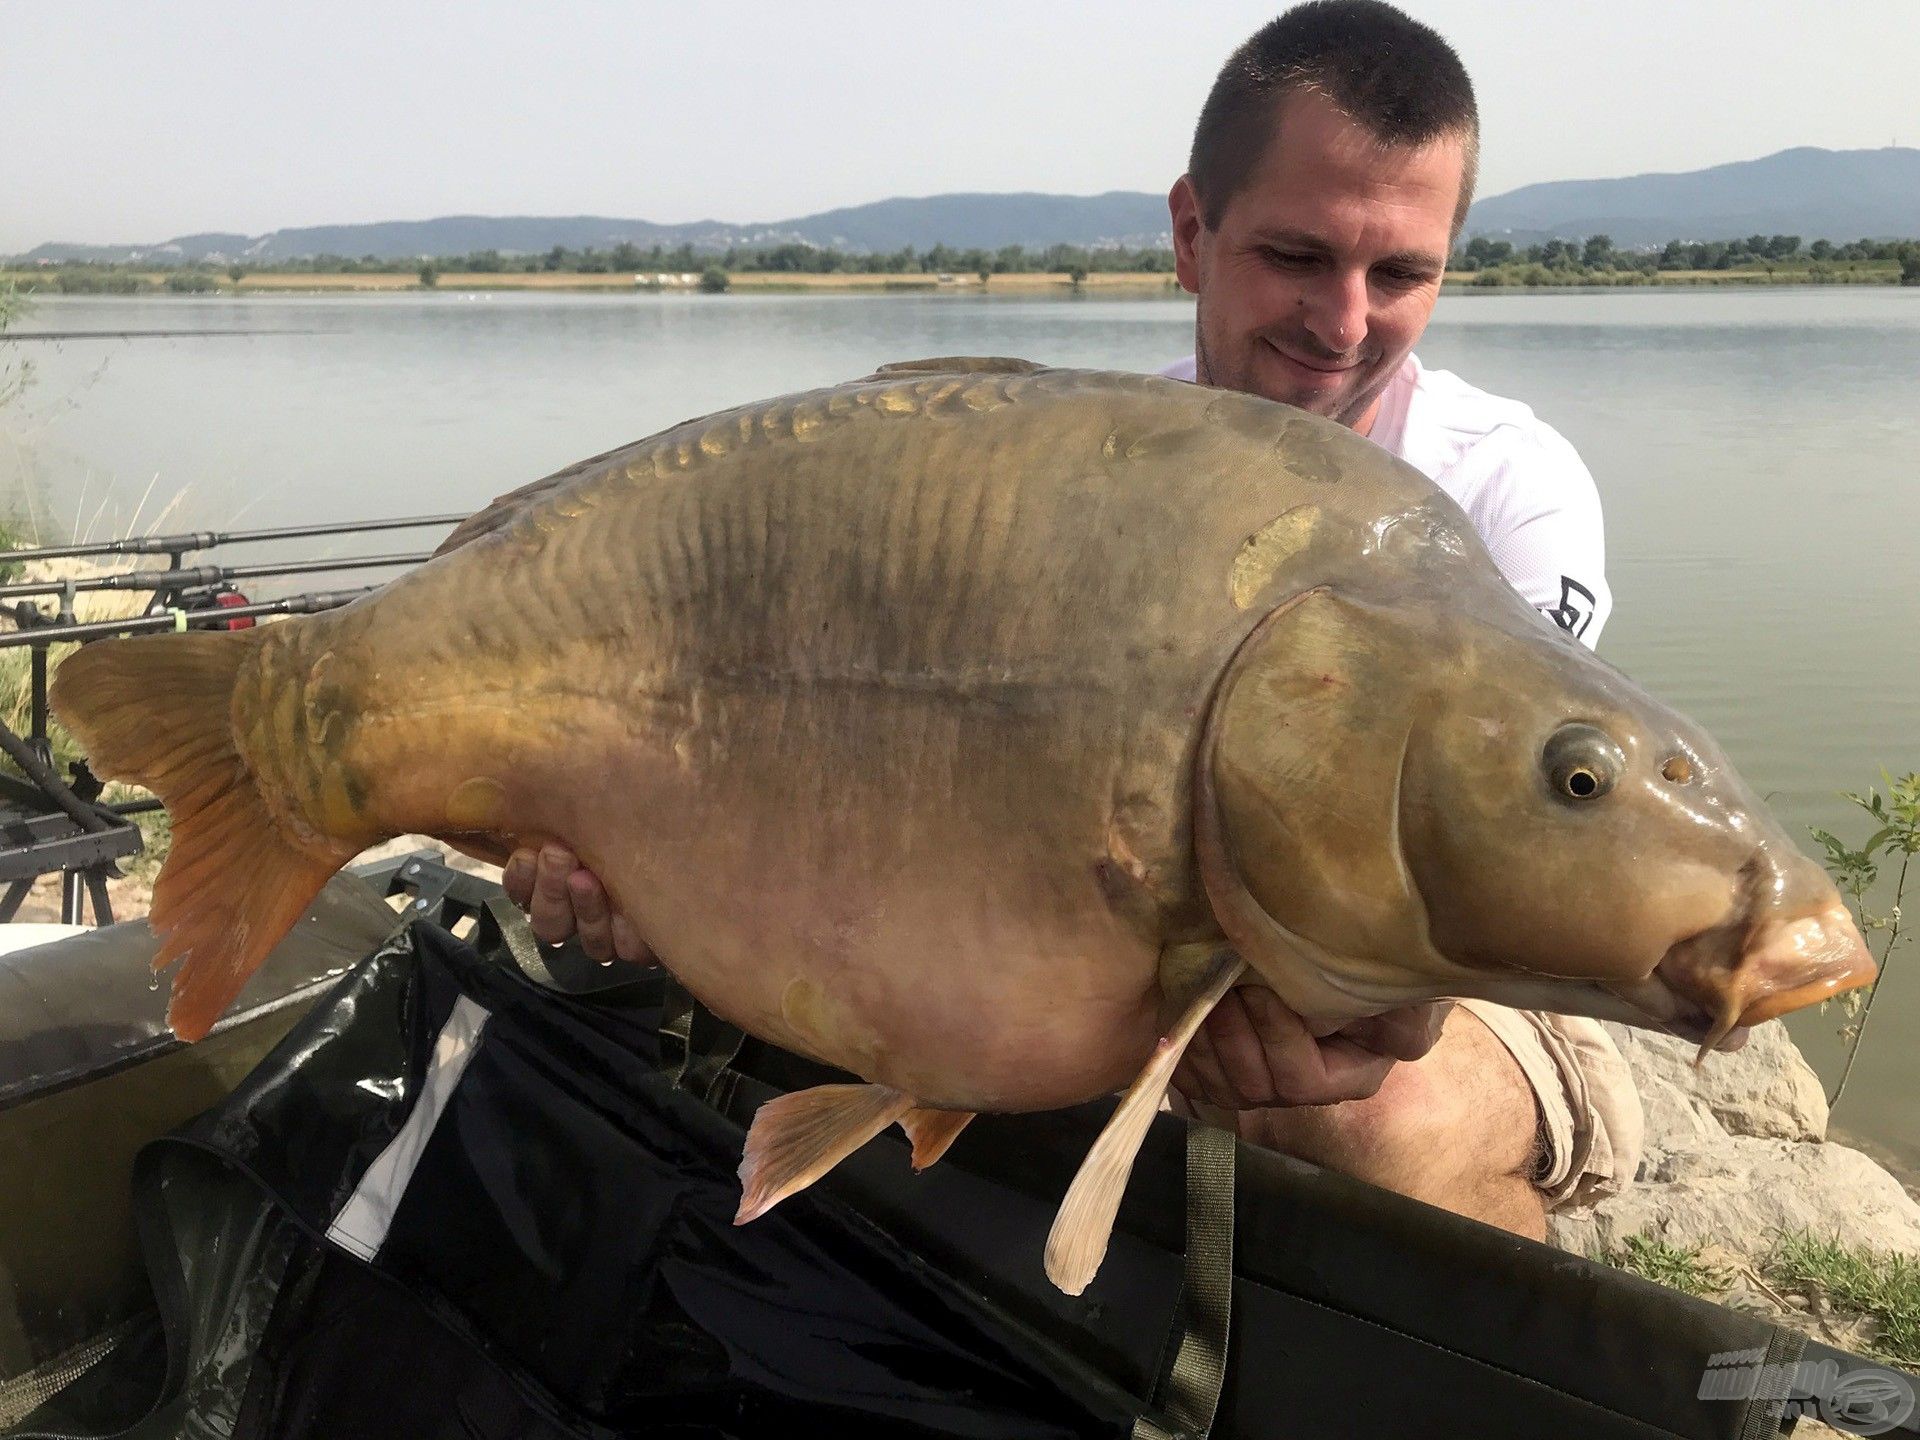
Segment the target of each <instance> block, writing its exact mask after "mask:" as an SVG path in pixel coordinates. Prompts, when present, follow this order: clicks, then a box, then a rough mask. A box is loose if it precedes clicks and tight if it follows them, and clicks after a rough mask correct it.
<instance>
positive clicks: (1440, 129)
mask: <svg viewBox="0 0 1920 1440" xmlns="http://www.w3.org/2000/svg"><path fill="white" fill-rule="evenodd" d="M1302 90H1311V91H1314V92H1315V93H1317V94H1319V95H1321V96H1323V97H1325V98H1326V99H1327V100H1329V101H1331V102H1332V103H1333V104H1334V105H1336V106H1338V107H1339V108H1340V109H1341V110H1343V111H1344V112H1346V114H1348V115H1350V116H1352V117H1353V119H1355V120H1356V121H1358V122H1359V123H1360V124H1361V125H1363V126H1365V127H1366V128H1367V129H1368V130H1370V131H1372V132H1373V134H1374V135H1375V136H1376V137H1377V138H1378V139H1379V140H1381V141H1382V142H1383V143H1385V144H1389V145H1425V144H1428V143H1429V142H1431V141H1434V140H1438V139H1441V138H1442V137H1444V136H1449V135H1458V136H1460V137H1461V138H1462V140H1464V141H1465V145H1466V168H1465V170H1464V172H1463V173H1462V175H1461V177H1460V203H1459V205H1458V206H1457V207H1456V208H1455V210H1454V216H1453V233H1454V235H1456V236H1458V235H1459V233H1460V228H1461V226H1463V225H1464V224H1465V223H1466V219H1467V206H1468V205H1469V204H1470V203H1471V202H1472V200H1473V184H1474V179H1475V175H1476V173H1477V171H1478V169H1479V160H1480V111H1479V109H1478V107H1477V106H1475V104H1474V100H1473V82H1472V81H1471V80H1469V79H1468V78H1467V69H1466V66H1464V65H1462V64H1461V63H1460V57H1459V56H1458V55H1456V54H1454V53H1453V47H1452V46H1451V45H1449V44H1447V42H1446V41H1445V40H1443V39H1441V38H1440V36H1439V35H1438V34H1437V33H1436V32H1435V31H1433V30H1431V29H1429V28H1428V27H1427V26H1425V25H1422V24H1421V23H1420V22H1419V21H1418V20H1415V19H1413V18H1412V17H1411V16H1409V15H1405V14H1403V13H1402V12H1400V11H1399V10H1396V9H1394V7H1393V6H1391V5H1387V4H1384V3H1382V0H1309V3H1307V4H1305V5H1297V6H1295V7H1294V8H1293V9H1291V10H1289V11H1287V12H1286V13H1285V14H1284V15H1281V16H1280V17H1279V18H1278V19H1276V20H1271V21H1269V22H1268V23H1267V24H1266V25H1265V26H1263V27H1262V28H1261V29H1260V30H1259V31H1258V32H1257V33H1255V35H1254V36H1253V38H1252V39H1250V40H1248V41H1247V42H1246V44H1244V45H1242V46H1241V47H1240V48H1239V49H1238V50H1236V51H1234V52H1233V54H1232V55H1231V56H1230V57H1229V58H1228V60H1227V63H1226V64H1225V65H1223V66H1222V67H1221V69H1220V74H1219V76H1218V77H1217V78H1216V79H1215V80H1214V82H1213V89H1212V90H1211V91H1209V92H1208V94H1207V103H1206V104H1205V105H1204V106H1202V107H1201V109H1200V123H1199V124H1198V125H1197V126H1195V127H1194V132H1193V153H1192V155H1191V156H1190V157H1189V159H1188V161H1187V174H1188V176H1189V177H1190V178H1191V179H1192V181H1193V188H1194V191H1195V193H1196V194H1197V195H1198V196H1199V200H1200V216H1201V219H1203V220H1204V221H1205V222H1206V224H1207V228H1208V229H1217V228H1218V227H1219V224H1220V220H1221V217H1222V216H1223V215H1225V213H1226V209H1227V203H1228V202H1229V201H1230V200H1232V199H1233V197H1234V196H1235V195H1237V194H1238V193H1239V192H1240V189H1241V187H1242V186H1243V185H1245V184H1246V182H1247V177H1248V176H1249V175H1251V174H1252V173H1253V169H1254V167H1255V166H1256V165H1258V164H1259V163H1260V158H1261V156H1262V155H1264V154H1265V153H1266V148H1267V146H1268V144H1269V143H1270V142H1271V141H1272V139H1273V136H1274V117H1275V115H1276V114H1277V113H1278V111H1279V108H1280V102H1281V101H1282V100H1284V99H1285V98H1286V97H1287V96H1289V95H1292V94H1295V93H1297V92H1299V91H1302Z"/></svg>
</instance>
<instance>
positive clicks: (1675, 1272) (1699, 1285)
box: [1605, 1235, 1726, 1299]
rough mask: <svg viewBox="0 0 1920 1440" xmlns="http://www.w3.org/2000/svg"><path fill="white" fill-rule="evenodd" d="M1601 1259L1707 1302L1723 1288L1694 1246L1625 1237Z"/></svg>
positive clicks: (1720, 1278)
mask: <svg viewBox="0 0 1920 1440" xmlns="http://www.w3.org/2000/svg"><path fill="white" fill-rule="evenodd" d="M1605 1258H1606V1262H1607V1263H1608V1264H1609V1265H1612V1266H1614V1267H1615V1268H1616V1269H1619V1270H1625V1271H1627V1272H1628V1273H1629V1274H1633V1275H1638V1276H1639V1277H1640V1278H1641V1279H1643V1280H1651V1281H1653V1282H1654V1284H1656V1285H1664V1286H1666V1287H1667V1288H1668V1289H1669V1290H1678V1291H1681V1292H1682V1293H1683V1294H1687V1295H1699V1296H1703V1297H1705V1298H1708V1299H1711V1298H1712V1297H1713V1296H1715V1295H1717V1294H1719V1293H1720V1292H1721V1291H1722V1290H1724V1289H1725V1288H1726V1276H1725V1275H1723V1274H1722V1273H1721V1272H1720V1271H1719V1270H1718V1269H1717V1268H1716V1267H1714V1266H1712V1265H1709V1264H1707V1263H1706V1261H1705V1260H1703V1259H1702V1258H1701V1255H1700V1247H1699V1246H1697V1245H1670V1244H1668V1243H1667V1242H1666V1241H1665V1240H1655V1239H1653V1238H1652V1237H1650V1236H1647V1235H1629V1236H1627V1238H1626V1239H1625V1240H1624V1241H1623V1242H1622V1243H1621V1244H1620V1246H1619V1247H1618V1248H1617V1249H1615V1250H1613V1251H1612V1252H1611V1253H1609V1254H1608V1255H1607V1256H1606V1257H1605Z"/></svg>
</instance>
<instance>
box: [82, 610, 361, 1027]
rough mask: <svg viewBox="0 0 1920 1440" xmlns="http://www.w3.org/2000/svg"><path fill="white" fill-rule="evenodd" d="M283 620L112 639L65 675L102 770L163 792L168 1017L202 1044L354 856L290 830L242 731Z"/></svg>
mask: <svg viewBox="0 0 1920 1440" xmlns="http://www.w3.org/2000/svg"><path fill="white" fill-rule="evenodd" d="M272 633H273V627H262V628H259V629H254V630H245V631H238V632H234V633H227V634H220V633H188V634H181V635H156V636H144V637H141V638H138V639H130V640H103V641H99V642H97V643H95V644H92V645H88V646H86V647H85V648H84V649H82V650H80V651H78V652H76V653H75V654H72V655H70V656H68V657H67V658H66V659H65V660H64V661H62V662H61V663H60V665H59V667H58V668H57V669H56V670H55V671H54V676H53V687H52V692H51V696H50V698H51V700H52V703H53V708H54V711H55V713H56V714H58V715H59V717H60V719H61V720H62V721H63V722H64V723H65V724H66V726H67V728H68V729H70V730H71V731H72V732H73V733H74V735H75V736H76V737H77V738H78V739H79V741H80V743H81V745H82V746H83V747H84V749H85V750H86V752H87V756H88V760H89V762H90V764H91V765H92V766H93V769H94V770H95V772H96V773H97V774H99V775H101V776H102V777H104V778H109V779H116V780H127V781H131V782H132V783H134V784H136V785H140V786H143V787H145V788H146V789H148V790H151V791H153V792H154V794H156V795H158V796H159V797H160V799H161V800H162V801H163V802H165V804H166V807H167V814H168V817H169V819H170V820H171V821H172V825H173V845H172V848H171V850H170V851H169V852H168V855H167V859H166V863H165V864H164V865H163V866H162V867H161V869H160V876H159V879H158V880H157V881H156V882H155V884H154V890H153V906H152V909H151V911H150V912H149V914H148V917H147V920H148V924H149V925H150V926H151V927H152V929H153V931H154V933H155V935H156V936H158V938H159V941H160V945H159V949H158V951H157V952H156V953H155V955H154V958H153V968H154V970H155V972H156V973H157V972H159V971H163V970H165V969H166V968H167V967H168V966H170V965H172V964H174V962H176V961H182V962H184V963H182V964H181V965H180V968H179V969H178V970H177V971H176V972H175V973H174V976H173V994H172V997H171V1000H170V1002H169V1004H168V1006H167V1023H168V1024H169V1025H171V1026H172V1027H173V1031H174V1033H175V1034H176V1035H178V1036H179V1037H180V1038H181V1039H183V1040H198V1039H200V1038H201V1037H202V1036H204V1035H205V1034H206V1033H207V1032H208V1031H209V1030H211V1029H212V1028H213V1022H214V1021H215V1020H216V1019H217V1018H219V1015H220V1012H221V1011H223V1010H225V1009H226V1008H227V1006H228V1005H230V1004H232V1003H233V999H234V997H235V996H236V995H238V994H239V993H240V989H241V987H242V986H243V985H245V984H246V982H247V979H248V977H249V976H251V975H252V974H253V972H254V971H255V970H257V969H259V968H260V965H261V962H263V961H264V960H265V959H266V958H267V955H268V953H269V952H270V951H271V950H272V949H273V948H274V946H276V945H277V944H279V943H280V940H281V939H282V938H283V937H284V936H285V935H286V933H287V932H288V931H289V930H291V929H292V928H293V926H294V924H295V922H297V921H298V920H299V918H300V917H301V915H303V914H304V913H305V912H306V909H307V907H308V906H309V905H310V904H312V903H313V899H314V897H315V896H316V895H318V894H319V893H320V890H321V888H322V887H323V886H324V885H325V884H326V883H327V881H328V879H329V878H331V876H332V875H333V872H334V871H336V870H338V869H339V868H340V867H341V866H342V865H343V864H345V863H346V861H347V860H348V859H350V858H351V856H352V852H351V851H350V850H341V849H339V848H337V847H333V846H329V845H327V844H326V842H324V841H317V840H316V841H304V842H303V841H302V840H301V839H299V838H297V837H295V836H293V835H291V834H289V833H287V830H286V827H285V826H284V825H283V824H282V823H281V822H280V821H279V820H278V819H276V817H275V816H274V814H273V812H272V810H271V809H270V808H269V807H268V805H267V802H266V800H265V798H264V797H263V795H262V794H261V792H260V788H259V785H258V783H257V781H256V779H255V776H254V774H253V772H252V770H251V769H250V767H249V766H248V764H247V762H246V759H245V757H244V756H243V755H242V754H241V752H240V748H239V745H238V743H237V742H236V740H235V738H234V733H233V722H232V718H231V716H232V705H233V690H234V684H235V681H236V679H237V677H238V676H239V673H240V668H241V666H242V665H243V664H244V663H245V661H246V660H247V658H248V657H249V656H250V655H252V654H253V653H254V648H255V646H257V645H258V644H260V643H261V642H262V641H264V640H265V639H266V638H267V637H269V636H270V635H272Z"/></svg>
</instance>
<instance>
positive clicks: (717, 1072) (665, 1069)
mask: <svg viewBox="0 0 1920 1440" xmlns="http://www.w3.org/2000/svg"><path fill="white" fill-rule="evenodd" d="M746 1038H747V1036H746V1032H745V1031H744V1030H741V1029H739V1028H737V1027H736V1026H733V1025H729V1024H728V1023H727V1022H726V1021H724V1020H722V1019H721V1018H720V1017H719V1016H717V1015H715V1014H714V1013H713V1012H712V1011H711V1010H709V1009H707V1008H706V1007H705V1006H704V1005H702V1004H701V1003H700V1002H699V1001H698V1000H695V999H694V998H693V996H692V995H690V994H688V993H687V990H686V987H685V986H683V985H681V984H680V982H679V981H677V980H675V979H674V978H673V977H672V976H671V975H668V976H667V977H666V995H665V997H664V999H663V1000H662V1002H661V1006H660V1071H661V1073H662V1074H664V1075H665V1076H666V1077H667V1078H668V1079H669V1080H671V1081H672V1082H673V1083H674V1084H675V1085H677V1086H678V1087H680V1088H681V1089H682V1090H685V1091H687V1092H688V1093H690V1094H693V1095H698V1096H699V1097H700V1098H701V1099H702V1100H705V1101H706V1102H707V1103H708V1104H709V1105H712V1106H714V1107H716V1108H718V1109H722V1110H724V1109H725V1108H726V1106H727V1101H728V1100H729V1099H730V1098H731V1097H732V1092H733V1085H734V1082H735V1080H736V1079H737V1078H738V1076H737V1075H736V1073H735V1072H734V1071H733V1070H732V1069H731V1068H730V1067H731V1066H732V1064H733V1058H734V1056H736V1055H738V1054H739V1053H740V1047H741V1045H743V1044H744V1043H745V1042H746Z"/></svg>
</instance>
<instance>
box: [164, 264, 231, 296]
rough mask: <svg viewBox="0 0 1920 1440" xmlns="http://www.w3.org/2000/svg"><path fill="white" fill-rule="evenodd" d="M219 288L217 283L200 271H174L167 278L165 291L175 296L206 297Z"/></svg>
mask: <svg viewBox="0 0 1920 1440" xmlns="http://www.w3.org/2000/svg"><path fill="white" fill-rule="evenodd" d="M219 288H220V282H219V281H217V280H215V279H214V278H213V276H211V275H208V274H206V273H205V272H204V271H200V270H176V271H175V272H174V273H173V274H171V275H169V276H167V289H168V290H170V291H171V292H172V293H174V294H175V295H206V294H210V293H211V292H213V291H215V290H218V289H219Z"/></svg>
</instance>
